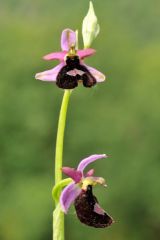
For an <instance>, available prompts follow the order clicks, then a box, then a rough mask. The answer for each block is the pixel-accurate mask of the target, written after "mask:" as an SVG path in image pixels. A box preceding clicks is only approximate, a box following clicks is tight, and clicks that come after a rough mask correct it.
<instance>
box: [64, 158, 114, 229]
mask: <svg viewBox="0 0 160 240" xmlns="http://www.w3.org/2000/svg"><path fill="white" fill-rule="evenodd" d="M106 157H107V156H106V155H105V154H95V155H91V156H89V157H88V158H85V159H83V160H82V161H81V162H80V163H79V165H78V167H77V169H73V168H70V167H63V168H62V171H63V172H64V173H65V174H66V175H68V176H69V177H71V178H72V179H73V182H72V183H70V184H69V185H68V186H67V187H65V188H64V189H63V191H62V193H61V196H60V203H61V207H62V211H63V212H65V213H67V211H68V209H69V207H70V205H71V204H72V203H74V206H75V209H76V213H77V217H78V218H79V220H80V221H81V222H82V223H84V224H86V225H88V226H91V227H96V228H104V227H108V226H110V225H111V224H112V223H113V222H114V221H113V219H112V217H110V216H109V215H108V214H107V213H106V212H105V211H104V210H103V209H102V208H101V207H100V205H99V204H98V200H97V198H96V197H95V196H94V195H93V193H92V187H93V186H95V185H96V184H97V183H98V184H101V185H104V186H106V184H105V180H104V179H103V178H102V177H95V176H93V174H94V170H93V169H91V170H89V171H88V172H87V173H86V174H84V173H83V170H84V169H85V168H86V166H87V165H88V164H89V163H92V162H94V161H96V160H98V159H102V158H106Z"/></svg>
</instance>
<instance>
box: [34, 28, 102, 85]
mask: <svg viewBox="0 0 160 240" xmlns="http://www.w3.org/2000/svg"><path fill="white" fill-rule="evenodd" d="M76 45H77V44H76V32H74V31H72V30H71V29H65V30H64V31H63V32H62V35H61V48H62V51H61V52H54V53H50V54H48V55H46V56H44V57H43V58H44V60H59V61H60V64H58V65H57V66H56V67H54V68H52V69H50V70H47V71H44V72H40V73H37V74H36V76H35V78H36V79H39V80H42V81H53V82H56V84H57V85H58V87H60V88H64V89H73V88H75V87H77V85H78V82H80V81H81V82H83V85H84V86H85V87H92V86H93V85H94V84H95V83H99V82H103V81H104V80H105V76H104V75H103V74H102V73H101V72H99V71H98V70H96V69H94V68H92V67H89V66H87V65H85V64H84V63H83V59H84V58H85V57H89V56H91V55H93V54H94V53H95V50H94V49H92V48H87V49H83V50H77V49H76Z"/></svg>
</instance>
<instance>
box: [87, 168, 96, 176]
mask: <svg viewBox="0 0 160 240" xmlns="http://www.w3.org/2000/svg"><path fill="white" fill-rule="evenodd" d="M93 174H94V169H90V170H89V171H88V172H87V173H86V174H85V177H91V176H93Z"/></svg>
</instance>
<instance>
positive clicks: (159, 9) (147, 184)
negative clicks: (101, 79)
mask: <svg viewBox="0 0 160 240" xmlns="http://www.w3.org/2000/svg"><path fill="white" fill-rule="evenodd" d="M93 3H94V6H95V10H96V14H97V16H98V19H99V23H100V26H101V32H100V35H99V36H98V38H97V39H96V40H95V42H94V43H93V46H92V47H94V48H96V49H97V54H96V55H95V56H94V57H93V58H89V59H87V61H86V62H87V63H88V64H89V65H91V66H94V67H96V68H98V69H99V70H101V71H102V72H104V73H105V74H106V75H107V76H108V81H106V83H103V84H99V85H98V86H96V87H95V88H92V89H86V88H83V87H81V86H80V87H79V88H77V89H76V90H75V91H74V92H73V94H72V96H71V101H70V105H69V111H68V118H67V120H68V121H67V128H66V134H65V149H64V162H65V165H68V166H72V167H76V165H77V163H78V161H80V160H81V159H82V158H84V157H86V156H88V155H90V154H94V153H106V154H109V155H110V156H111V157H110V158H108V159H106V160H101V161H99V162H97V163H95V164H93V165H92V166H94V167H95V169H96V175H97V176H103V177H105V178H106V180H107V183H108V189H107V190H105V189H103V188H102V187H96V188H95V194H96V196H97V197H98V199H99V201H100V203H101V205H102V206H103V207H104V208H105V209H106V210H107V211H108V213H110V214H111V215H112V216H113V217H114V219H115V220H116V223H115V224H114V225H113V226H112V227H110V228H108V229H107V228H106V229H93V228H89V227H87V226H84V225H82V224H81V223H80V222H79V221H78V220H77V218H76V215H75V211H74V209H73V208H72V209H71V210H70V212H69V214H68V215H67V217H66V240H73V239H76V240H81V239H82V238H83V239H88V240H97V239H100V240H102V239H112V240H113V239H116V240H128V239H130V240H140V239H141V240H142V239H145V240H150V239H154V240H156V239H157V240H158V239H160V186H159V185H160V184H159V182H160V181H159V177H160V147H159V140H160V138H159V137H160V109H159V102H160V100H159V96H160V84H159V81H160V44H159V43H160V31H159V26H160V21H159V20H160V1H158V0H152V1H151V0H141V1H139V0H135V1H132V0H119V1H118V0H117V1H116V0H107V1H106V0H101V1H98V0H97V1H94V2H93ZM87 10H88V0H81V1H73V0H68V1H65V0H59V1H55V0H46V1H43V0H34V1H33V0H5V1H1V3H0V29H1V37H0V68H1V74H0V76H1V80H0V136H1V137H0V155H1V159H0V240H22V239H23V240H28V239H30V240H44V239H45V240H49V239H51V238H52V210H53V206H52V198H51V189H52V185H53V181H54V176H53V170H54V147H55V139H56V128H57V120H58V113H59V108H60V104H61V99H62V95H63V91H62V90H61V89H58V88H57V87H56V86H55V85H54V84H49V83H44V82H41V81H36V80H35V79H34V75H35V73H36V72H40V71H43V70H46V69H50V68H51V67H53V66H55V65H56V64H57V62H45V61H43V60H42V59H41V57H42V56H43V55H45V54H47V53H49V52H52V51H57V50H59V49H60V35H61V31H62V30H63V29H64V28H67V27H69V28H72V29H77V28H78V29H79V31H80V32H81V23H82V19H83V17H84V16H85V15H86V13H87ZM79 37H81V34H80V36H79ZM80 45H81V47H83V45H82V41H80Z"/></svg>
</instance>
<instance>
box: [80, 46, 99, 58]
mask: <svg viewBox="0 0 160 240" xmlns="http://www.w3.org/2000/svg"><path fill="white" fill-rule="evenodd" d="M95 52H96V50H95V49H93V48H86V49H83V50H78V51H77V54H78V56H79V57H80V59H83V58H85V57H89V56H92V55H93V54H95Z"/></svg>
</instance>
